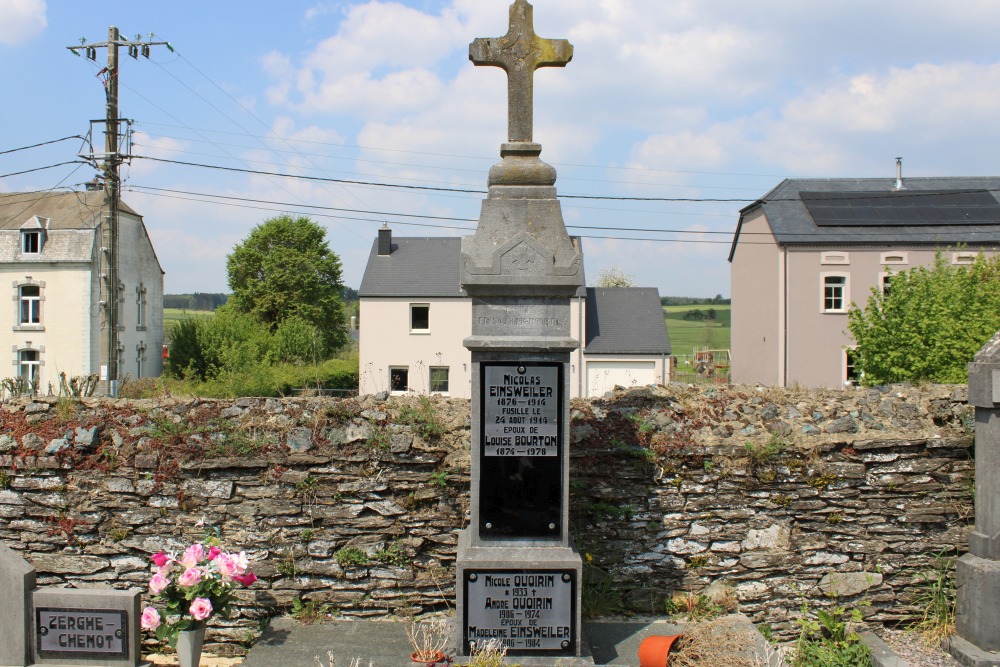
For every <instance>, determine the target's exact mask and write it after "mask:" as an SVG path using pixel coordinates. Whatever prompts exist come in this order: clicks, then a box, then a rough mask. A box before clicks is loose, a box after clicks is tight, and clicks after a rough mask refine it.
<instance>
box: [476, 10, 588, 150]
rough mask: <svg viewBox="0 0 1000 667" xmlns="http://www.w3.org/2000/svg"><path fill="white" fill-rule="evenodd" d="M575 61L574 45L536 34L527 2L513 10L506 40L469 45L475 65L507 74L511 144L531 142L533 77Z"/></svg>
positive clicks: (488, 39) (483, 39)
mask: <svg viewBox="0 0 1000 667" xmlns="http://www.w3.org/2000/svg"><path fill="white" fill-rule="evenodd" d="M572 59H573V45H572V44H570V43H569V42H568V41H567V40H565V39H545V38H542V37H539V36H538V35H536V34H535V28H534V10H533V8H532V6H531V5H530V4H529V3H528V1H527V0H515V2H514V4H512V5H511V6H510V29H509V30H508V31H507V34H506V35H504V36H503V37H480V38H477V39H476V40H475V41H473V42H472V44H470V45H469V60H471V61H472V62H473V63H474V64H476V65H487V66H491V67H499V68H501V69H503V70H504V71H505V72H507V138H508V141H512V142H513V141H528V142H530V141H531V140H532V137H531V135H532V114H533V110H534V76H535V70H536V69H538V68H539V67H565V66H566V63H568V62H569V61H570V60H572Z"/></svg>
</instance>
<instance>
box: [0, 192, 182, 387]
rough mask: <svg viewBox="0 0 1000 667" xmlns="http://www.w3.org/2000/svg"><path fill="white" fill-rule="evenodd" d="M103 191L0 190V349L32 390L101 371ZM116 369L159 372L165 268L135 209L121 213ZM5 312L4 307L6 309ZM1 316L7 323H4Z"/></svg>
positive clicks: (127, 372) (11, 375) (10, 369)
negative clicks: (2, 297) (3, 292)
mask: <svg viewBox="0 0 1000 667" xmlns="http://www.w3.org/2000/svg"><path fill="white" fill-rule="evenodd" d="M105 215H106V209H105V207H104V193H102V192H59V193H46V192H28V193H17V194H3V195H0V278H3V280H0V285H2V284H7V285H9V286H10V287H8V288H7V289H8V290H9V293H10V302H9V303H10V304H11V306H10V307H8V308H7V309H6V311H3V310H0V349H6V350H9V352H8V354H9V357H10V359H9V361H10V363H9V367H8V370H7V371H6V372H4V373H3V375H2V376H0V377H8V378H20V379H21V380H22V381H23V382H24V383H25V385H26V386H27V385H31V386H33V387H35V388H36V391H38V392H39V393H43V394H45V393H49V392H52V393H58V392H59V387H60V378H61V375H62V374H65V378H66V380H67V381H69V380H70V379H72V378H74V377H83V376H89V375H94V374H99V373H100V356H101V355H100V342H101V326H102V324H103V321H104V316H105V309H104V308H103V307H102V305H101V302H100V301H101V289H100V288H101V280H103V279H104V276H105V275H106V274H107V268H106V264H105V263H106V258H105V255H106V253H104V252H103V251H102V248H101V244H100V239H101V225H102V223H103V220H104V218H105ZM119 301H120V302H119V330H118V336H119V345H118V355H119V356H118V361H119V368H120V371H119V377H120V378H124V377H126V375H128V376H130V377H132V378H138V377H154V376H157V375H159V374H160V372H161V370H162V348H163V270H162V269H161V268H160V263H159V260H158V259H157V257H156V253H155V252H154V250H153V246H152V243H151V242H150V239H149V235H148V233H147V231H146V228H145V225H144V223H143V220H142V217H141V216H140V215H139V214H138V213H136V212H135V211H133V210H132V209H131V208H129V207H128V206H127V205H125V204H124V203H123V204H122V205H121V207H120V212H119ZM4 312H6V315H3V313H4ZM5 320H6V323H5Z"/></svg>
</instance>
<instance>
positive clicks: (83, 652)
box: [35, 607, 129, 659]
mask: <svg viewBox="0 0 1000 667" xmlns="http://www.w3.org/2000/svg"><path fill="white" fill-rule="evenodd" d="M35 633H36V642H37V643H36V655H37V656H38V657H40V658H88V657H93V658H95V659H98V658H107V657H117V658H125V657H127V656H128V641H129V637H128V614H126V613H125V612H124V611H120V610H113V609H72V608H49V607H36V608H35Z"/></svg>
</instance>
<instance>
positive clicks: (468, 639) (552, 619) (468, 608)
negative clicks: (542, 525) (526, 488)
mask: <svg viewBox="0 0 1000 667" xmlns="http://www.w3.org/2000/svg"><path fill="white" fill-rule="evenodd" d="M457 570H458V571H457V579H456V587H457V589H458V590H457V592H458V595H457V598H458V603H457V610H456V611H457V614H456V618H455V623H456V631H455V646H456V652H457V653H458V654H463V655H468V654H469V653H471V646H470V643H472V642H483V641H488V640H490V639H497V640H500V641H502V642H503V643H504V645H505V646H507V653H508V655H512V656H524V657H531V656H538V657H539V658H545V657H582V656H583V649H582V645H583V642H582V640H581V635H582V630H583V628H582V623H581V617H582V616H581V608H580V606H581V599H582V593H581V589H582V586H583V561H582V560H581V558H580V554H579V553H577V551H576V550H575V549H573V548H571V547H563V546H558V545H553V544H551V543H548V544H545V543H533V542H532V541H531V540H509V541H507V540H504V541H500V540H498V541H496V542H495V543H492V542H491V543H490V544H488V545H481V546H473V545H472V531H471V530H468V529H467V530H463V531H461V532H460V533H459V538H458V559H457ZM518 662H521V663H524V661H523V660H518ZM549 662H551V660H550V661H549ZM525 664H526V663H525Z"/></svg>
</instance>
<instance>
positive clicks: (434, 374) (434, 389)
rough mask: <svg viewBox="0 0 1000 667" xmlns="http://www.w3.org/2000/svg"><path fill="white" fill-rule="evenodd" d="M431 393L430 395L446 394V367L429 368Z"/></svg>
mask: <svg viewBox="0 0 1000 667" xmlns="http://www.w3.org/2000/svg"><path fill="white" fill-rule="evenodd" d="M430 386H431V393H432V394H447V393H448V367H447V366H431V382H430Z"/></svg>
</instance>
